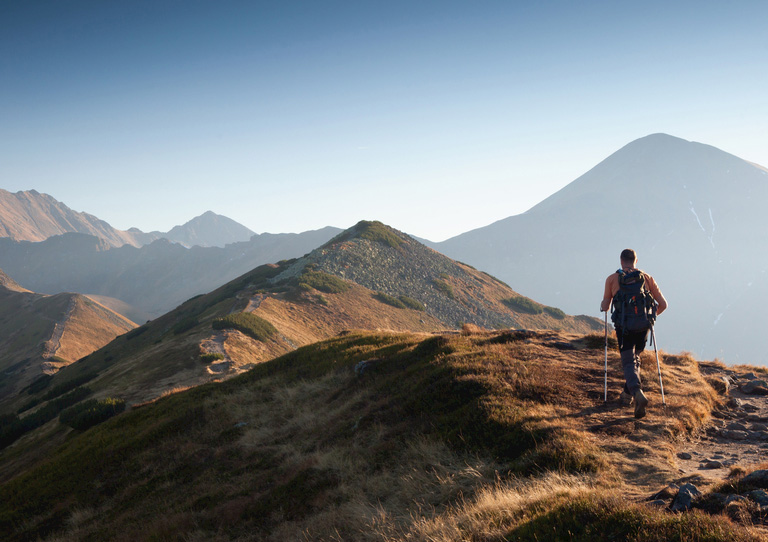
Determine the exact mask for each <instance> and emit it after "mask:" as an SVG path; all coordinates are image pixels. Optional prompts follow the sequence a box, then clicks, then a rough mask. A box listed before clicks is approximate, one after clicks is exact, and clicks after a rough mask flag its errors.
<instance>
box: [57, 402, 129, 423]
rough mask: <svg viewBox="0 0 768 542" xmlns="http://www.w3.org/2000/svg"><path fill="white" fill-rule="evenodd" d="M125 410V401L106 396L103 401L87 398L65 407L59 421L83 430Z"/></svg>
mask: <svg viewBox="0 0 768 542" xmlns="http://www.w3.org/2000/svg"><path fill="white" fill-rule="evenodd" d="M124 410H125V401H124V400H123V399H116V398H113V397H107V398H106V399H104V400H103V401H99V400H97V399H89V400H88V401H83V402H82V403H80V404H79V405H75V406H73V407H71V408H68V409H66V410H65V411H63V412H62V413H61V415H60V416H59V421H60V422H61V423H63V424H64V425H68V426H70V427H71V428H73V429H77V430H79V431H85V430H86V429H88V428H89V427H93V426H94V425H96V424H99V423H101V422H103V421H106V420H108V419H109V418H111V417H112V416H116V415H117V414H120V413H121V412H122V411H124Z"/></svg>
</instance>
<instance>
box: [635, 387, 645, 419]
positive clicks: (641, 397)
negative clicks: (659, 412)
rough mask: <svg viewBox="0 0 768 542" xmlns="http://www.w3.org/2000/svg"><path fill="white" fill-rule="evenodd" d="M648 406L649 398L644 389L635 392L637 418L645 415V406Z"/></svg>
mask: <svg viewBox="0 0 768 542" xmlns="http://www.w3.org/2000/svg"><path fill="white" fill-rule="evenodd" d="M647 406H648V398H647V397H646V396H645V394H644V393H643V390H637V393H636V394H635V418H642V417H643V416H645V407H647Z"/></svg>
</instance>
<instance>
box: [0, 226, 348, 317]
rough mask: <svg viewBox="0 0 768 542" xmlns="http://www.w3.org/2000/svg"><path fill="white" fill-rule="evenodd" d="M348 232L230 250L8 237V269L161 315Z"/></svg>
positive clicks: (3, 263) (0, 244)
mask: <svg viewBox="0 0 768 542" xmlns="http://www.w3.org/2000/svg"><path fill="white" fill-rule="evenodd" d="M340 231H341V230H340V229H338V228H330V227H328V228H323V229H321V230H316V231H310V232H303V233H299V234H293V233H291V234H270V233H264V234H261V235H254V236H252V237H251V239H250V240H249V241H246V242H240V243H232V244H229V245H227V246H226V247H223V248H220V247H205V248H203V247H199V246H195V247H192V248H190V249H187V248H184V247H183V246H181V245H179V244H177V243H171V242H170V241H168V240H167V239H158V240H156V241H154V242H152V243H150V244H149V245H145V246H142V247H138V248H137V247H134V246H130V245H125V246H122V247H120V248H112V247H111V246H110V245H109V243H107V242H106V241H104V240H101V239H98V238H96V237H93V236H89V235H83V234H77V233H67V234H64V235H58V236H55V237H51V238H49V239H46V240H45V241H42V242H38V243H31V242H28V241H13V240H11V239H8V238H0V268H3V269H5V271H6V273H7V274H8V275H10V276H11V277H13V278H14V279H15V280H16V281H17V282H19V283H21V284H22V285H23V286H25V287H26V288H30V289H31V290H34V291H36V292H41V293H48V294H54V293H57V292H62V291H67V292H79V293H83V294H88V295H94V296H107V297H110V298H115V299H118V300H120V301H121V302H123V303H126V304H128V305H130V306H131V307H132V309H131V310H132V312H131V314H132V315H133V316H134V317H141V318H143V316H138V315H148V316H149V317H151V318H155V317H157V316H160V315H162V314H164V313H166V312H168V311H169V310H171V309H173V308H174V307H176V306H177V305H178V304H179V303H182V302H183V301H184V300H186V299H189V298H190V297H192V296H195V295H199V294H202V293H206V292H210V291H211V290H213V289H215V288H218V287H219V286H221V285H222V284H224V283H226V282H227V281H230V280H232V279H234V278H235V277H238V276H239V275H242V274H243V273H245V272H247V271H249V270H251V269H253V268H254V267H257V266H258V265H262V264H265V263H268V262H274V261H279V260H283V259H286V258H293V257H296V256H300V255H302V254H306V253H307V252H309V251H310V250H312V249H314V248H316V247H317V246H319V245H321V244H323V243H325V242H326V241H328V240H329V239H331V238H332V237H333V236H334V235H336V234H337V233H338V232H340ZM126 315H127V314H126ZM145 319H146V318H144V319H142V320H139V321H144V320H145Z"/></svg>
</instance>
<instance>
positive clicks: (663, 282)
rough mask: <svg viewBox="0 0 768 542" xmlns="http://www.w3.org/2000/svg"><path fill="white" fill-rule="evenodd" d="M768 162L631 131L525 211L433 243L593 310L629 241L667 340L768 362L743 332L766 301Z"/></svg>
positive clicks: (554, 300)
mask: <svg viewBox="0 0 768 542" xmlns="http://www.w3.org/2000/svg"><path fill="white" fill-rule="evenodd" d="M765 201H768V172H766V170H765V169H763V168H759V167H756V166H755V165H754V164H751V163H749V162H746V161H744V160H742V159H740V158H738V157H736V156H733V155H730V154H728V153H726V152H723V151H721V150H719V149H716V148H714V147H711V146H708V145H703V144H700V143H693V142H689V141H685V140H682V139H679V138H675V137H672V136H668V135H665V134H654V135H651V136H648V137H645V138H642V139H639V140H637V141H633V142H631V143H629V144H628V145H626V146H625V147H624V148H622V149H620V150H618V151H617V152H615V153H614V154H612V155H611V156H609V157H608V158H606V159H605V160H604V161H603V162H601V163H600V164H598V165H596V166H595V167H594V168H593V169H591V170H590V171H588V172H587V173H585V174H584V175H582V176H581V177H579V178H578V179H576V180H575V181H573V182H572V183H570V184H568V185H567V186H566V187H565V188H563V189H562V190H560V191H559V192H557V193H555V194H553V195H552V196H550V197H549V198H547V199H546V200H544V201H542V202H541V203H540V204H538V205H536V206H535V207H533V208H532V209H530V210H529V211H527V212H525V213H523V214H520V215H516V216H512V217H509V218H506V219H504V220H501V221H499V222H496V223H494V224H491V225H489V226H486V227H484V228H479V229H477V230H474V231H471V232H467V233H465V234H462V235H460V236H457V237H455V238H453V239H449V240H447V241H445V242H443V243H437V244H434V245H432V246H434V247H435V248H436V249H438V250H440V251H441V252H443V253H444V254H446V255H448V256H450V257H452V258H456V259H459V260H462V261H465V262H468V263H470V264H472V265H474V266H476V267H478V268H479V269H483V270H486V271H488V272H490V273H492V274H494V275H495V276H497V277H499V278H501V279H502V280H505V281H509V282H510V283H513V284H514V286H515V288H516V289H518V290H519V291H520V292H522V293H524V294H525V295H528V296H530V297H533V298H534V299H536V300H538V301H541V302H543V303H549V304H553V305H557V306H559V307H561V308H562V309H563V310H565V311H566V312H586V313H588V314H599V313H598V312H597V310H598V309H597V307H598V302H599V300H600V299H601V297H602V289H603V283H604V280H605V278H606V277H607V276H608V275H609V274H610V273H611V272H613V271H614V270H615V269H616V268H617V267H618V266H619V253H620V252H621V250H622V249H624V248H627V247H630V248H634V249H635V250H636V251H637V252H638V255H639V264H638V265H639V267H640V268H641V269H644V270H646V271H648V272H650V273H651V274H652V275H653V276H654V277H655V278H656V279H657V281H658V283H659V285H660V286H661V289H662V291H663V292H664V294H665V296H666V298H667V299H668V301H669V303H670V310H669V311H667V313H665V314H664V315H663V316H662V317H661V318H660V319H659V322H658V334H659V340H660V341H661V344H662V345H663V346H664V347H665V348H669V349H671V350H675V351H676V350H688V351H692V352H694V353H696V354H697V355H699V356H702V357H705V358H709V359H712V358H714V357H719V358H721V359H724V360H725V361H727V362H729V363H759V364H768V354H767V353H766V351H765V349H763V348H762V347H761V346H760V345H759V344H758V343H757V342H755V341H750V340H748V337H751V336H755V335H756V334H760V333H761V330H760V328H761V320H760V318H758V317H757V314H759V311H760V308H759V307H761V306H763V305H764V304H765V303H766V302H768V297H766V295H767V294H766V293H767V292H768V279H767V278H766V273H765V271H766V269H768V255H766V254H765V253H763V252H761V251H757V252H756V251H755V250H754V247H755V246H756V245H760V244H761V243H762V242H763V241H764V240H766V239H768V220H766V217H765V213H764V212H763V210H762V207H763V204H764V202H765Z"/></svg>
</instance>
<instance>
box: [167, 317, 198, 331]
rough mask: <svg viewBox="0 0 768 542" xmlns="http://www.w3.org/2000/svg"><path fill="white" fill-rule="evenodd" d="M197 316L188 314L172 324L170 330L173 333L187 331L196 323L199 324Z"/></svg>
mask: <svg viewBox="0 0 768 542" xmlns="http://www.w3.org/2000/svg"><path fill="white" fill-rule="evenodd" d="M199 323H200V322H198V320H197V318H196V317H194V316H188V317H187V318H184V319H182V320H181V321H180V322H179V323H178V324H176V325H175V326H173V328H172V329H171V331H173V334H174V335H181V334H182V333H184V332H185V331H189V330H190V329H192V328H193V327H195V326H196V325H197V324H199Z"/></svg>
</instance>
